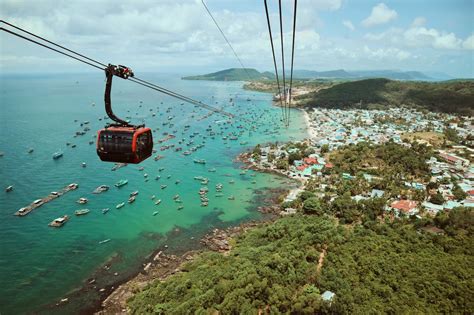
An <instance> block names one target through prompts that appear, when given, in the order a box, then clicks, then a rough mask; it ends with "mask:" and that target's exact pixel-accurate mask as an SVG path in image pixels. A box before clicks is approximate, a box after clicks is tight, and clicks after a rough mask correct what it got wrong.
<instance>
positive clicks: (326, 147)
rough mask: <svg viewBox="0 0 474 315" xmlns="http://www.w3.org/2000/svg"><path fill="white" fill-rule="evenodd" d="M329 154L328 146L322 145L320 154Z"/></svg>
mask: <svg viewBox="0 0 474 315" xmlns="http://www.w3.org/2000/svg"><path fill="white" fill-rule="evenodd" d="M328 152H329V144H323V145H322V146H321V154H325V153H328Z"/></svg>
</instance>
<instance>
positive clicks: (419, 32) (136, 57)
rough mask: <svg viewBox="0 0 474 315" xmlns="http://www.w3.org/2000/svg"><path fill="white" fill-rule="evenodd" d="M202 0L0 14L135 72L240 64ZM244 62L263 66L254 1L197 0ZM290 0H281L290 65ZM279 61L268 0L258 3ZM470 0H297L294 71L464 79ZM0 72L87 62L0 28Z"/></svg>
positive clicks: (41, 0)
mask: <svg viewBox="0 0 474 315" xmlns="http://www.w3.org/2000/svg"><path fill="white" fill-rule="evenodd" d="M201 1H202V0H133V1H132V0H131V1H126V0H102V1H101V0H94V1H92V0H81V1H77V0H28V1H26V0H1V1H0V17H1V19H3V20H5V21H7V22H9V23H13V24H15V25H18V26H20V27H22V28H25V29H27V30H29V31H32V32H34V33H36V34H38V35H41V36H44V37H46V38H48V39H50V40H52V41H55V42H57V43H59V44H61V45H64V46H66V47H68V48H70V49H73V50H76V51H78V52H81V53H83V54H85V55H87V56H89V57H92V58H94V59H96V60H99V61H101V62H103V63H114V64H123V65H128V66H130V67H131V68H133V69H134V70H135V72H162V73H180V74H183V75H184V74H197V73H206V72H212V71H218V70H221V69H225V68H232V67H240V65H239V63H238V61H237V59H236V58H235V56H234V55H233V53H232V51H231V49H230V48H229V46H227V44H226V42H225V40H224V39H223V37H222V35H221V34H220V33H219V31H218V29H217V27H216V26H215V24H214V23H213V22H212V20H211V18H210V17H209V16H208V14H207V12H206V11H205V9H204V6H203V5H202V3H201ZM205 1H206V4H207V6H208V7H209V9H210V11H211V12H212V14H213V15H214V17H215V19H216V20H217V22H218V23H219V25H220V27H221V28H222V30H223V31H224V33H225V34H226V36H227V38H228V39H229V41H230V42H231V44H232V46H233V47H234V49H235V51H236V52H237V54H238V55H239V57H240V59H241V60H242V62H243V64H244V65H245V66H246V67H251V68H256V69H258V70H260V71H271V70H272V69H273V59H272V55H271V46H270V41H269V33H268V28H267V25H266V18H265V10H264V5H263V0H205ZM293 1H294V0H283V7H282V17H283V35H284V40H283V42H284V47H285V48H284V52H285V63H286V65H287V66H288V65H289V64H290V56H291V36H292V23H293V20H292V16H293V4H294V2H293ZM268 3H269V10H270V15H271V23H272V31H273V38H274V41H275V45H277V47H276V48H277V49H276V51H277V57H278V60H279V61H278V63H279V64H280V58H281V54H280V40H279V38H280V29H279V15H278V1H276V0H268ZM473 21H474V0H398V1H388V0H387V1H379V0H376V1H371V0H299V1H298V10H297V23H296V37H295V57H294V58H295V59H294V68H295V69H306V70H318V71H327V70H335V69H345V70H349V71H350V70H401V71H423V72H425V73H427V72H428V73H435V72H442V73H445V74H448V75H450V76H452V77H474V69H473V67H474V22H473ZM0 71H2V72H4V73H25V72H26V73H27V72H84V71H94V69H93V68H91V67H89V66H87V65H83V64H81V63H78V62H77V61H74V60H72V59H69V58H66V57H63V56H61V55H58V54H56V53H54V52H51V51H48V50H46V49H44V48H42V47H38V46H36V45H34V44H31V43H29V42H26V41H24V40H21V39H18V38H15V37H14V36H12V35H10V34H7V33H5V32H0Z"/></svg>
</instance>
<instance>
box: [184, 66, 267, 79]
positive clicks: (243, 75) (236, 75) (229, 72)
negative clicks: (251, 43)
mask: <svg viewBox="0 0 474 315" xmlns="http://www.w3.org/2000/svg"><path fill="white" fill-rule="evenodd" d="M249 77H250V80H269V79H273V78H274V75H273V74H272V73H270V72H262V73H261V72H258V71H257V70H255V69H251V68H245V69H241V68H231V69H226V70H222V71H218V72H214V73H209V74H204V75H195V76H188V77H183V78H182V79H183V80H209V81H248V80H249Z"/></svg>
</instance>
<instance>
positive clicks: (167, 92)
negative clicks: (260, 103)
mask: <svg viewBox="0 0 474 315" xmlns="http://www.w3.org/2000/svg"><path fill="white" fill-rule="evenodd" d="M0 22H2V23H5V24H7V25H12V24H10V23H8V22H5V21H3V20H1V21H0ZM12 27H14V28H16V29H19V30H21V31H23V32H25V33H27V34H31V35H32V36H34V37H36V38H39V39H41V40H44V41H46V42H48V43H51V44H52V45H55V46H57V47H60V48H62V49H65V50H67V51H69V52H72V53H74V54H76V55H77V56H80V57H81V58H85V59H87V60H90V61H92V62H94V63H97V64H98V65H101V66H103V65H105V64H104V63H101V62H99V61H96V60H94V59H92V58H88V57H86V56H84V55H82V54H80V53H77V52H75V51H73V50H71V49H68V48H65V47H64V46H61V45H59V44H56V43H54V42H52V41H49V40H47V39H45V38H43V37H41V36H37V35H35V34H33V33H31V32H28V31H26V30H24V29H22V28H20V27H16V26H14V25H12ZM0 30H1V31H4V32H7V33H10V34H12V35H14V36H17V37H19V38H22V39H24V40H27V41H30V42H32V43H34V44H37V45H39V46H42V47H44V48H47V49H50V50H52V51H55V52H57V53H60V54H62V55H65V56H67V57H70V58H73V59H75V60H77V61H80V62H82V63H85V64H87V65H90V66H92V67H94V68H97V69H100V70H102V71H105V70H106V69H107V67H108V66H105V68H102V67H101V66H98V65H95V64H93V63H91V62H88V61H85V60H82V59H81V58H79V57H76V56H73V55H71V54H69V53H66V52H63V51H60V50H58V49H56V48H53V47H50V46H48V45H46V44H43V43H40V42H39V41H36V40H34V39H31V38H28V37H26V36H23V35H21V34H18V33H16V32H14V31H11V30H8V29H6V28H3V27H0ZM135 80H137V81H139V82H140V83H139V82H137V81H135ZM130 81H133V82H135V83H138V84H140V85H143V86H145V87H148V88H151V89H153V90H155V91H158V92H161V93H164V94H166V95H169V96H172V97H175V98H178V99H180V100H182V101H185V102H188V103H191V104H193V105H196V106H199V107H202V108H205V109H207V110H210V111H213V112H216V113H220V114H222V115H225V116H228V117H231V118H234V117H235V115H233V114H231V113H228V112H226V111H222V110H219V109H217V108H215V107H212V106H210V105H207V104H204V103H202V102H200V101H196V100H194V99H192V98H189V97H187V96H184V95H181V94H179V93H176V92H173V91H171V90H168V89H166V88H163V87H161V86H158V85H156V84H153V83H150V82H147V81H145V80H141V79H139V78H131V79H130Z"/></svg>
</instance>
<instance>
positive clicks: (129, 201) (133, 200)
mask: <svg viewBox="0 0 474 315" xmlns="http://www.w3.org/2000/svg"><path fill="white" fill-rule="evenodd" d="M135 199H136V197H135V196H132V197H130V198H128V203H134V202H135Z"/></svg>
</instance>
